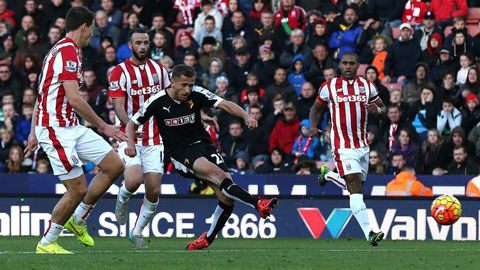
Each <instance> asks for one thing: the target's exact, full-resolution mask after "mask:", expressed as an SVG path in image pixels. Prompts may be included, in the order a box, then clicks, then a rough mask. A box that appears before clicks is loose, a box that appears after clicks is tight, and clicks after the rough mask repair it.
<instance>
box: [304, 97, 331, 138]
mask: <svg viewBox="0 0 480 270" xmlns="http://www.w3.org/2000/svg"><path fill="white" fill-rule="evenodd" d="M326 107H327V103H320V102H318V100H315V103H313V106H312V108H311V109H310V115H309V117H308V119H309V121H310V130H309V131H308V136H309V137H317V136H318V134H319V133H320V132H322V131H321V130H320V129H318V128H317V125H318V121H319V120H320V116H321V114H322V112H323V110H324V109H325V108H326Z"/></svg>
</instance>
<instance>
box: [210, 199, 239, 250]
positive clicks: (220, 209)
mask: <svg viewBox="0 0 480 270" xmlns="http://www.w3.org/2000/svg"><path fill="white" fill-rule="evenodd" d="M232 211H233V205H226V204H224V203H222V202H218V206H217V208H216V209H215V212H214V213H213V222H212V225H211V227H210V230H209V231H208V233H207V241H208V242H209V243H210V244H211V243H213V240H215V237H216V236H217V234H218V233H219V232H220V230H221V229H222V228H223V226H225V223H227V221H228V218H230V215H231V214H232Z"/></svg>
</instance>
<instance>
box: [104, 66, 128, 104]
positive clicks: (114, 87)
mask: <svg viewBox="0 0 480 270" xmlns="http://www.w3.org/2000/svg"><path fill="white" fill-rule="evenodd" d="M108 96H109V97H127V84H126V79H125V74H124V73H123V70H122V68H121V67H120V66H117V67H116V68H115V69H114V70H113V71H112V75H111V76H110V82H109V84H108Z"/></svg>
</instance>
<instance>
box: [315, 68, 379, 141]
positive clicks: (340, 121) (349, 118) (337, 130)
mask: <svg viewBox="0 0 480 270" xmlns="http://www.w3.org/2000/svg"><path fill="white" fill-rule="evenodd" d="M378 99H379V97H378V91H377V87H376V86H375V84H374V83H373V82H371V81H369V80H366V79H364V78H362V77H357V78H356V79H355V80H346V79H344V78H341V77H339V78H334V79H333V80H331V81H329V82H325V83H323V84H322V86H321V87H320V90H319V91H318V96H317V101H318V102H319V103H321V104H327V103H328V104H329V107H330V116H331V119H332V129H331V131H330V136H331V137H330V138H332V139H331V145H332V150H335V149H344V148H362V147H365V146H367V145H368V141H367V120H368V109H367V104H369V103H374V102H376V101H377V100H378Z"/></svg>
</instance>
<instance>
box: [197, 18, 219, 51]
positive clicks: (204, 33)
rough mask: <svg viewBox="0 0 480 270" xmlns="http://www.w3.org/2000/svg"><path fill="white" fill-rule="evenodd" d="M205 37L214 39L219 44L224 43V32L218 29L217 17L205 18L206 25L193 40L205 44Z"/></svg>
mask: <svg viewBox="0 0 480 270" xmlns="http://www.w3.org/2000/svg"><path fill="white" fill-rule="evenodd" d="M205 37H213V38H214V39H215V40H216V41H217V42H218V43H219V44H222V42H223V35H222V31H220V28H218V27H217V25H216V23H215V17H213V16H210V15H208V16H207V17H205V23H204V24H203V25H202V27H200V30H199V31H197V32H195V33H194V35H193V38H194V39H195V41H197V43H199V44H200V43H202V42H203V39H204V38H205Z"/></svg>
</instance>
